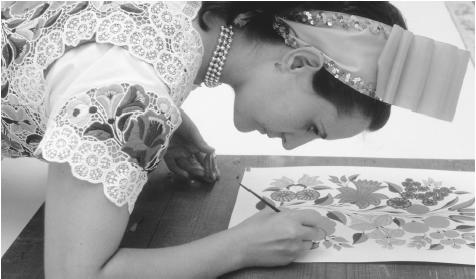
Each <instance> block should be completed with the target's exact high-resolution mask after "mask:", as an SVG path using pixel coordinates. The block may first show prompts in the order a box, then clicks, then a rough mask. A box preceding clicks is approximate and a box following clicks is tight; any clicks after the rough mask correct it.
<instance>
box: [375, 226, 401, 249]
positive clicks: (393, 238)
mask: <svg viewBox="0 0 476 279" xmlns="http://www.w3.org/2000/svg"><path fill="white" fill-rule="evenodd" d="M404 234H405V232H404V231H403V230H401V229H387V228H379V229H376V230H374V231H372V232H370V233H369V234H368V236H369V238H373V239H375V242H376V243H378V244H380V245H382V247H383V248H387V249H393V246H394V245H398V246H400V245H403V244H405V240H403V239H398V237H402V236H403V235H404Z"/></svg>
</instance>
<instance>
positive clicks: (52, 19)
mask: <svg viewBox="0 0 476 279" xmlns="http://www.w3.org/2000/svg"><path fill="white" fill-rule="evenodd" d="M62 13H63V10H61V9H60V10H58V11H57V12H56V13H55V14H53V15H52V16H51V17H50V18H48V19H47V20H46V22H45V25H44V28H48V27H50V26H52V25H53V24H55V23H56V21H57V20H58V18H59V17H60V15H61V14H62Z"/></svg>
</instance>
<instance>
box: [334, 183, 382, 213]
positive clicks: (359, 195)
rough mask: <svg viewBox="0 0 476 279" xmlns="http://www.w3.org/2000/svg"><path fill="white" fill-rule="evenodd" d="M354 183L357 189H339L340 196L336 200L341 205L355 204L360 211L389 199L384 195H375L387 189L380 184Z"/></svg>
mask: <svg viewBox="0 0 476 279" xmlns="http://www.w3.org/2000/svg"><path fill="white" fill-rule="evenodd" d="M352 183H354V185H355V187H356V188H355V189H354V188H352V187H348V186H345V187H339V188H337V190H338V191H339V192H340V194H338V195H337V196H336V198H338V199H340V202H341V203H351V204H355V205H357V206H358V207H359V208H360V209H364V208H366V207H368V206H369V205H371V204H373V205H375V206H377V205H379V204H380V201H381V200H382V199H388V197H387V196H386V195H384V194H381V193H374V192H375V191H378V190H380V189H383V188H385V186H381V185H380V182H377V181H372V180H356V181H352Z"/></svg>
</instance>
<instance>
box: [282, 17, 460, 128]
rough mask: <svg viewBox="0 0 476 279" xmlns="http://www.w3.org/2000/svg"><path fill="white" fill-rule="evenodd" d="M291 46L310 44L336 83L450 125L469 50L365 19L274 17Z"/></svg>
mask: <svg viewBox="0 0 476 279" xmlns="http://www.w3.org/2000/svg"><path fill="white" fill-rule="evenodd" d="M273 27H274V29H275V30H276V32H277V33H278V34H279V35H280V36H281V37H283V39H284V41H285V43H286V45H288V46H290V47H292V48H299V47H305V46H312V47H314V48H316V49H318V50H319V51H320V52H321V53H322V56H323V57H324V64H323V67H324V69H325V70H327V71H328V72H329V73H331V74H332V75H333V76H334V77H335V78H336V79H338V80H339V81H341V82H342V83H344V84H346V85H347V86H349V87H351V88H353V89H354V90H356V91H358V92H360V93H362V94H364V95H366V96H369V97H371V98H373V99H376V100H379V101H382V102H385V103H388V104H391V105H396V106H400V107H404V108H408V109H411V110H412V111H414V112H417V113H422V114H425V115H428V116H431V117H435V118H438V119H442V120H447V121H451V120H452V119H453V117H454V114H455V110H456V104H457V100H458V97H459V92H460V90H461V86H462V82H463V78H464V74H465V71H466V67H467V63H468V60H469V52H468V51H464V50H460V49H458V48H456V47H454V46H452V45H449V44H446V43H442V42H437V41H435V40H432V39H429V38H425V37H422V36H417V35H414V34H412V33H411V32H409V31H407V30H404V29H402V28H401V27H400V26H398V25H394V26H393V27H391V26H389V25H386V24H383V23H381V22H378V21H374V20H371V19H368V18H364V17H360V16H355V15H349V14H345V13H339V12H329V11H320V10H313V11H301V12H294V13H292V14H290V15H288V16H286V17H276V18H275V22H274V26H273Z"/></svg>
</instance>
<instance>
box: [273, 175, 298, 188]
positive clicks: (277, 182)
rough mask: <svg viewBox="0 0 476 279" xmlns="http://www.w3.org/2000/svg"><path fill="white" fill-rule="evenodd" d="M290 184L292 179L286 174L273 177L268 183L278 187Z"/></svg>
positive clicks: (292, 182)
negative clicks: (277, 177) (276, 177)
mask: <svg viewBox="0 0 476 279" xmlns="http://www.w3.org/2000/svg"><path fill="white" fill-rule="evenodd" d="M292 184H294V180H292V179H291V178H288V177H286V176H283V177H281V178H279V179H274V181H273V182H271V183H270V185H271V186H275V187H278V188H280V189H283V188H286V187H288V186H289V185H292Z"/></svg>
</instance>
